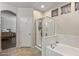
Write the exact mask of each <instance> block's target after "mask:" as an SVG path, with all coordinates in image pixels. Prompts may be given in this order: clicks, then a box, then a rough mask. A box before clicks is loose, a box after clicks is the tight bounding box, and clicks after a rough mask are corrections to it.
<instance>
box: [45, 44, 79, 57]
mask: <svg viewBox="0 0 79 59" xmlns="http://www.w3.org/2000/svg"><path fill="white" fill-rule="evenodd" d="M46 56H79V48H75V47H72V46H69V45H66V44H61V43H59V44H57V45H56V46H55V48H52V47H51V46H47V47H46Z"/></svg>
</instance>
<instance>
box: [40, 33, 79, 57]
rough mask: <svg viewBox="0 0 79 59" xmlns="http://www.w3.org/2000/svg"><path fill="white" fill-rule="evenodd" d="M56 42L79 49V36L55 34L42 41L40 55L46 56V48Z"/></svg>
mask: <svg viewBox="0 0 79 59" xmlns="http://www.w3.org/2000/svg"><path fill="white" fill-rule="evenodd" d="M56 41H58V42H59V43H61V44H65V45H69V46H72V47H75V48H79V36H75V35H66V34H56V35H55V36H53V35H52V36H48V37H44V38H43V39H42V55H44V56H45V55H46V47H47V46H49V45H51V44H54V43H55V42H56Z"/></svg>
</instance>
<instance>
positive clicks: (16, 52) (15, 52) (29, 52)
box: [0, 48, 41, 56]
mask: <svg viewBox="0 0 79 59" xmlns="http://www.w3.org/2000/svg"><path fill="white" fill-rule="evenodd" d="M0 56H41V51H40V50H38V49H37V48H10V49H6V50H3V52H0Z"/></svg>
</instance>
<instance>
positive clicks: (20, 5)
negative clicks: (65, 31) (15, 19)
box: [6, 2, 65, 12]
mask: <svg viewBox="0 0 79 59" xmlns="http://www.w3.org/2000/svg"><path fill="white" fill-rule="evenodd" d="M6 3H7V4H10V5H13V6H15V7H17V8H34V9H37V10H39V11H41V12H45V11H47V10H49V9H50V8H54V7H56V6H59V5H61V4H64V3H65V2H6ZM42 4H43V5H45V8H41V5H42Z"/></svg>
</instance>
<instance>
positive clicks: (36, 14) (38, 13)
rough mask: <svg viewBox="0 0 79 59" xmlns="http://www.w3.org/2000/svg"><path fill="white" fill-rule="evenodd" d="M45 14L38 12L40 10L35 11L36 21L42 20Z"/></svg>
mask: <svg viewBox="0 0 79 59" xmlns="http://www.w3.org/2000/svg"><path fill="white" fill-rule="evenodd" d="M42 16H43V14H42V12H40V11H38V10H33V17H34V20H37V19H39V18H42Z"/></svg>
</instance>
